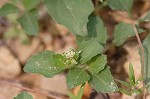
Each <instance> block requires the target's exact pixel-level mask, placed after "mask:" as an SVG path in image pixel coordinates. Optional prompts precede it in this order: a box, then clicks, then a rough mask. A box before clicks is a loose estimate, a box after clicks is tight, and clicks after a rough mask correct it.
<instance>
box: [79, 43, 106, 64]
mask: <svg viewBox="0 0 150 99" xmlns="http://www.w3.org/2000/svg"><path fill="white" fill-rule="evenodd" d="M78 50H79V51H81V54H80V55H81V56H80V62H81V63H85V62H87V61H89V60H90V59H91V58H92V57H94V56H96V55H97V54H100V53H102V51H103V46H102V45H101V44H99V43H98V42H84V43H81V45H79V49H78Z"/></svg>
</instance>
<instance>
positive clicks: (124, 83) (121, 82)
mask: <svg viewBox="0 0 150 99" xmlns="http://www.w3.org/2000/svg"><path fill="white" fill-rule="evenodd" d="M115 80H116V81H117V82H119V83H120V84H122V85H124V86H126V87H129V88H130V87H131V86H130V83H129V82H125V81H122V80H119V79H115Z"/></svg>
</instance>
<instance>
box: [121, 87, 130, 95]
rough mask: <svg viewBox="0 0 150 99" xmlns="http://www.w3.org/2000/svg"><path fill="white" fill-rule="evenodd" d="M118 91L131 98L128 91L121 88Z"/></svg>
mask: <svg viewBox="0 0 150 99" xmlns="http://www.w3.org/2000/svg"><path fill="white" fill-rule="evenodd" d="M119 91H120V92H121V93H124V94H126V95H129V96H131V92H130V91H129V90H126V89H123V88H119Z"/></svg>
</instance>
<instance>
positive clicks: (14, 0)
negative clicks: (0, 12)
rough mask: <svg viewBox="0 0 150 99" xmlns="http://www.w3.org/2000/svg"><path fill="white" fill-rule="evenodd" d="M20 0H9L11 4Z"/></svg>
mask: <svg viewBox="0 0 150 99" xmlns="http://www.w3.org/2000/svg"><path fill="white" fill-rule="evenodd" d="M21 1H22V0H9V2H10V3H12V4H18V3H20V2H21Z"/></svg>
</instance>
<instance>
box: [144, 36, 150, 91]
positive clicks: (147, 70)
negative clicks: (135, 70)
mask: <svg viewBox="0 0 150 99" xmlns="http://www.w3.org/2000/svg"><path fill="white" fill-rule="evenodd" d="M149 42H150V34H149V35H148V36H147V37H146V39H145V40H144V41H143V47H144V52H145V53H144V57H145V59H144V60H145V62H144V71H143V72H144V74H143V79H144V83H145V85H146V88H147V91H148V92H150V61H149V58H150V50H149V49H150V43H149Z"/></svg>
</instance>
